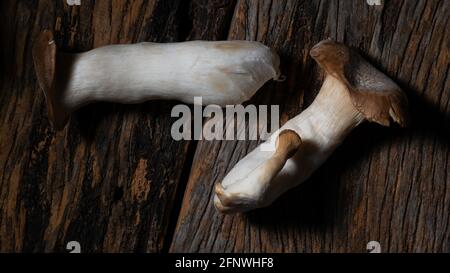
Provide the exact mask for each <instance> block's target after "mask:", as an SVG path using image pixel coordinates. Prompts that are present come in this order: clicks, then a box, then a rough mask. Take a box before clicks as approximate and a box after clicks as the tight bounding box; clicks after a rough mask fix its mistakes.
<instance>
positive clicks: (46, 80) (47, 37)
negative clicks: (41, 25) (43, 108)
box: [32, 30, 69, 130]
mask: <svg viewBox="0 0 450 273" xmlns="http://www.w3.org/2000/svg"><path fill="white" fill-rule="evenodd" d="M32 53H33V62H34V68H35V70H36V75H37V79H38V82H39V85H40V87H41V88H42V90H43V91H44V95H45V100H46V101H47V111H48V118H49V119H50V122H51V123H52V125H53V126H54V127H55V128H56V129H57V130H60V129H62V128H64V125H65V124H66V123H67V120H68V118H69V114H68V113H67V112H66V111H65V110H64V109H63V108H62V106H61V105H59V104H58V102H57V100H56V97H57V94H56V90H55V89H56V87H55V85H56V83H55V82H56V64H57V50H56V44H55V41H54V39H53V33H52V32H51V31H49V30H45V31H43V32H41V33H40V34H39V35H38V37H37V39H36V40H35V42H34V45H33V52H32Z"/></svg>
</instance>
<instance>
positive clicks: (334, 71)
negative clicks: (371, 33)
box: [214, 40, 407, 213]
mask: <svg viewBox="0 0 450 273" xmlns="http://www.w3.org/2000/svg"><path fill="white" fill-rule="evenodd" d="M311 56H312V57H313V58H314V59H315V60H316V61H317V62H318V63H319V65H320V66H321V67H322V68H323V69H324V70H325V72H326V76H325V80H324V83H323V85H322V87H321V89H320V91H319V94H318V95H317V97H316V98H315V100H314V102H313V103H312V104H311V105H310V106H309V107H308V108H307V109H305V110H304V111H303V112H302V113H301V114H299V115H297V116H296V117H294V118H292V119H291V120H289V121H288V122H286V124H284V126H282V127H281V128H280V129H279V130H277V131H276V132H275V133H274V134H273V135H272V136H271V137H270V138H269V140H268V141H266V144H267V143H269V142H270V141H275V142H274V143H276V148H275V151H264V150H263V149H261V148H260V147H257V148H256V149H254V150H253V151H252V152H250V153H249V154H248V155H247V156H245V157H244V158H243V159H241V160H240V161H239V162H238V163H237V164H236V166H234V168H233V169H232V170H231V171H230V172H229V173H228V174H227V175H226V176H225V178H224V179H223V181H222V182H221V183H217V184H216V186H215V196H214V204H215V206H216V208H217V209H218V210H219V211H221V212H224V213H231V212H242V211H248V210H251V209H255V208H260V207H265V206H268V205H270V204H271V203H272V202H273V201H274V200H275V199H277V198H278V197H279V196H280V195H282V194H283V193H284V192H286V191H287V190H289V189H291V188H293V187H295V186H297V185H299V184H301V183H302V182H304V181H305V180H306V179H308V178H309V177H310V176H311V174H312V173H313V172H314V171H315V170H316V169H317V168H318V167H319V166H320V165H321V164H322V163H323V162H324V161H325V160H326V159H327V158H328V157H329V156H330V154H331V153H332V152H333V151H334V150H335V149H336V147H338V146H339V145H340V144H341V143H342V141H343V140H344V139H345V137H346V136H347V135H348V134H349V133H350V132H351V131H352V129H353V128H355V127H356V126H358V125H359V124H360V123H362V122H363V121H365V120H369V121H374V122H377V123H380V124H382V125H385V126H388V125H389V124H390V120H391V119H392V120H394V121H395V122H397V123H399V124H400V125H402V126H403V125H405V120H406V112H407V111H406V109H407V99H406V97H405V95H404V93H403V92H402V91H401V89H400V88H399V87H398V86H397V85H396V84H395V83H394V82H393V81H392V80H390V79H389V78H388V77H387V76H385V75H384V74H383V73H381V72H380V71H378V70H377V69H375V68H374V67H373V66H371V65H370V64H369V63H367V62H366V61H365V60H364V59H363V58H362V57H360V56H359V54H358V53H356V52H354V51H353V50H351V49H349V48H348V47H346V46H344V45H343V44H339V43H336V42H333V41H331V40H325V41H322V42H321V43H319V44H317V45H316V46H315V47H314V48H313V49H312V50H311Z"/></svg>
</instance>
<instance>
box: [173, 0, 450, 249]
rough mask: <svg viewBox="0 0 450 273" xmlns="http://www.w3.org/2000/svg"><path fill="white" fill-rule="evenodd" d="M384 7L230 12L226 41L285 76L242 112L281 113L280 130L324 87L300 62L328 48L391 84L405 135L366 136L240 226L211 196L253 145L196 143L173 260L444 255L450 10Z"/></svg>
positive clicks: (448, 200)
mask: <svg viewBox="0 0 450 273" xmlns="http://www.w3.org/2000/svg"><path fill="white" fill-rule="evenodd" d="M383 2H385V4H384V5H383V6H369V5H367V4H366V3H365V1H359V0H353V1H348V0H345V1H344V0H342V1H337V0H322V1H287V0H281V1H270V0H263V1H252V0H241V1H238V2H237V4H236V9H235V12H234V15H233V20H232V24H231V27H230V31H229V38H230V39H248V40H257V41H261V42H263V43H265V44H267V45H269V46H270V47H273V48H274V49H276V50H277V51H278V52H279V53H280V54H281V56H282V63H283V67H282V71H283V73H284V74H285V75H286V76H287V80H286V81H285V82H283V83H269V84H267V85H266V86H265V87H264V88H263V89H262V90H261V91H259V93H258V94H257V96H256V97H255V98H253V99H252V101H251V103H255V104H268V103H272V104H280V109H281V110H282V121H286V120H287V119H288V118H289V117H292V116H294V115H296V114H297V113H299V112H301V111H302V109H304V108H305V107H306V106H307V105H309V104H310V103H311V101H312V100H313V98H314V97H315V95H316V94H317V91H318V89H319V87H320V84H321V81H322V75H321V73H320V71H319V70H318V67H317V65H316V64H315V63H314V62H313V61H312V59H311V58H310V57H309V56H308V51H309V49H310V48H311V47H312V46H313V45H314V44H315V43H316V42H318V41H320V40H322V39H325V38H328V37H331V38H333V39H336V40H337V41H341V42H344V43H346V44H348V45H350V46H353V47H356V48H358V49H359V50H360V51H361V53H362V54H363V55H364V56H366V57H367V58H368V59H369V60H370V61H371V62H372V63H373V64H374V65H375V66H377V67H378V68H380V69H381V70H382V71H384V72H385V73H387V74H388V75H390V76H391V77H392V79H394V80H395V81H396V82H398V83H399V85H400V86H401V87H402V88H403V89H404V90H405V92H406V93H407V96H408V98H409V100H410V106H411V120H412V124H411V125H410V127H409V128H408V129H405V130H404V129H399V128H396V127H394V128H383V127H381V126H377V125H375V124H364V125H363V126H361V127H359V128H357V129H356V130H355V131H354V132H352V134H351V135H350V136H349V137H348V138H347V140H346V141H345V143H344V144H343V145H342V146H341V147H340V148H339V149H338V150H337V151H336V152H335V153H334V154H333V155H332V157H331V158H330V159H329V160H328V161H327V162H326V164H325V165H323V166H322V167H321V168H320V169H319V170H318V171H317V172H316V173H315V175H314V176H313V177H312V178H311V179H309V180H308V181H307V182H306V183H305V184H303V185H301V186H300V187H298V188H296V189H294V190H293V191H291V192H289V193H287V194H285V195H284V196H283V197H282V198H281V199H280V200H278V201H277V202H276V203H275V204H273V205H272V206H271V207H269V208H265V209H260V210H258V211H254V212H251V213H247V214H244V215H226V216H224V215H221V214H219V213H218V212H217V211H216V210H215V209H214V206H213V202H212V197H213V185H214V183H215V182H218V181H220V180H221V179H222V178H223V177H224V176H225V174H226V173H227V172H228V171H229V170H230V169H231V168H232V167H233V166H234V165H235V164H236V163H237V162H238V160H239V159H240V158H242V157H243V156H245V155H246V154H247V153H248V152H249V151H251V150H252V149H253V148H254V147H255V146H256V144H257V143H255V142H251V141H213V142H211V141H200V142H199V143H198V146H197V150H196V153H195V157H194V163H193V166H192V169H191V174H190V178H189V182H188V185H187V188H186V192H185V196H184V200H183V204H182V210H181V212H180V216H179V219H178V223H177V227H176V230H175V234H174V239H173V241H172V245H171V249H170V250H171V251H172V252H210V251H211V252H365V251H366V244H367V243H368V242H369V241H372V240H376V241H379V242H380V244H381V251H382V252H442V251H444V252H449V251H450V245H449V242H450V228H449V226H450V218H449V209H450V175H449V170H450V154H449V151H450V150H449V149H450V122H449V121H450V106H449V100H450V86H449V62H450V58H449V41H450V32H449V31H448V29H449V28H450V24H449V19H448V14H449V13H450V2H449V1H445V0H444V1H437V0H436V1H422V0H417V1H383Z"/></svg>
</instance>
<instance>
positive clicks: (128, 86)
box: [33, 31, 280, 129]
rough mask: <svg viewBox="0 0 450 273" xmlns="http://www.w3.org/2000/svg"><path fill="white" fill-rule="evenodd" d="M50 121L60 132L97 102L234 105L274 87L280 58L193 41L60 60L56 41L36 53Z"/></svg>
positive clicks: (243, 45)
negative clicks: (271, 84)
mask: <svg viewBox="0 0 450 273" xmlns="http://www.w3.org/2000/svg"><path fill="white" fill-rule="evenodd" d="M33 60H34V65H35V70H36V74H37V79H38V82H39V85H40V86H41V88H42V89H43V91H44V94H45V98H46V101H47V108H48V116H49V119H50V121H51V122H52V123H53V125H54V127H55V128H57V129H62V128H63V127H64V125H65V124H66V123H67V121H68V118H69V116H70V113H71V112H73V111H74V110H76V109H77V108H79V107H81V106H83V105H86V104H88V103H91V102H94V101H108V102H117V103H124V104H130V103H139V102H143V101H147V100H152V99H169V100H179V101H182V102H185V103H193V102H194V97H196V96H197V97H202V102H203V103H204V104H217V105H220V106H225V105H228V104H239V103H242V102H244V101H246V100H248V99H249V98H250V97H252V96H253V95H254V94H255V92H256V91H257V90H258V89H259V88H260V87H261V86H262V85H263V84H264V83H265V82H266V81H268V80H270V79H277V78H278V77H279V76H280V72H279V57H278V55H277V54H276V53H274V52H273V51H272V50H270V49H269V48H268V47H266V46H264V45H263V44H261V43H258V42H250V41H190V42H180V43H163V44H160V43H138V44H131V45H109V46H104V47H100V48H96V49H93V50H90V51H87V52H84V53H79V54H69V53H63V52H59V51H58V50H57V48H56V45H55V41H54V38H53V34H52V32H50V31H44V32H42V33H41V34H40V35H39V36H38V38H37V40H36V42H35V44H34V46H33Z"/></svg>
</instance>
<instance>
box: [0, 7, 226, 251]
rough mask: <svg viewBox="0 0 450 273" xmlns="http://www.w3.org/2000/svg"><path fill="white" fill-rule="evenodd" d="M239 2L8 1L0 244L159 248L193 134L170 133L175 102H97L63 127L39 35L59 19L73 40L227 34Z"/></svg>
mask: <svg viewBox="0 0 450 273" xmlns="http://www.w3.org/2000/svg"><path fill="white" fill-rule="evenodd" d="M210 7H215V9H214V10H215V11H213V12H212V13H208V14H207V13H206V10H208V8H210ZM233 8H234V3H232V2H230V3H228V2H226V3H224V1H212V2H209V3H205V1H195V2H187V1H180V0H173V1H167V0H163V1H88V0H82V1H81V6H68V5H67V4H66V3H65V1H13V0H12V1H1V16H2V18H7V20H4V22H3V23H2V24H1V34H2V40H1V57H2V60H1V61H2V66H1V67H2V73H1V77H2V78H1V92H0V103H1V104H0V105H1V109H0V137H1V139H0V170H1V171H0V251H2V252H21V251H25V252H37V251H39V252H41V251H45V252H53V251H66V250H65V247H66V244H67V242H68V241H72V240H75V241H78V242H80V244H81V248H82V249H81V250H82V252H118V251H121V252H131V251H140V252H142V251H148V252H157V251H161V250H163V249H164V248H165V246H164V244H165V242H167V241H168V242H170V240H167V239H166V237H167V236H170V234H168V235H166V231H167V229H168V226H169V221H170V219H171V216H170V215H171V214H172V212H173V209H174V207H173V201H174V199H175V193H176V190H177V186H178V184H179V183H180V181H183V180H182V179H181V174H182V170H183V168H184V165H185V162H186V157H187V154H188V147H189V145H190V143H189V142H175V141H174V140H173V139H172V138H171V136H170V127H171V124H172V123H173V121H174V120H173V119H172V118H170V111H171V108H172V106H173V105H175V102H148V103H145V104H141V105H129V106H124V105H114V104H107V103H99V104H95V105H90V106H87V107H85V108H83V109H81V110H80V111H78V112H77V113H76V114H75V115H73V116H72V120H71V122H70V123H69V124H68V126H67V127H66V128H65V130H64V131H62V132H55V131H54V130H53V129H52V128H51V127H50V125H49V122H48V119H47V110H46V107H45V100H44V96H43V93H42V92H41V91H40V89H39V87H38V84H37V81H36V76H35V73H34V68H33V65H32V59H31V47H32V41H33V39H34V37H36V35H37V34H38V33H39V32H40V31H42V30H44V29H50V30H53V31H54V33H55V39H56V42H57V44H58V46H59V47H60V48H62V50H65V51H69V52H78V51H85V50H89V49H92V48H96V47H99V46H102V45H107V44H113V43H134V42H140V41H156V42H171V41H180V40H185V39H190V37H192V38H196V39H200V38H201V39H220V38H223V37H226V34H227V29H228V26H229V23H230V20H231V15H232V11H233ZM211 15H213V17H210V16H211ZM205 22H207V23H205ZM205 24H208V26H209V27H208V31H205V29H204V28H203V25H205ZM194 26H195V29H194V28H193V27H194ZM221 36H222V37H221ZM184 181H186V180H184ZM178 206H179V204H178ZM175 211H176V210H175Z"/></svg>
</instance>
